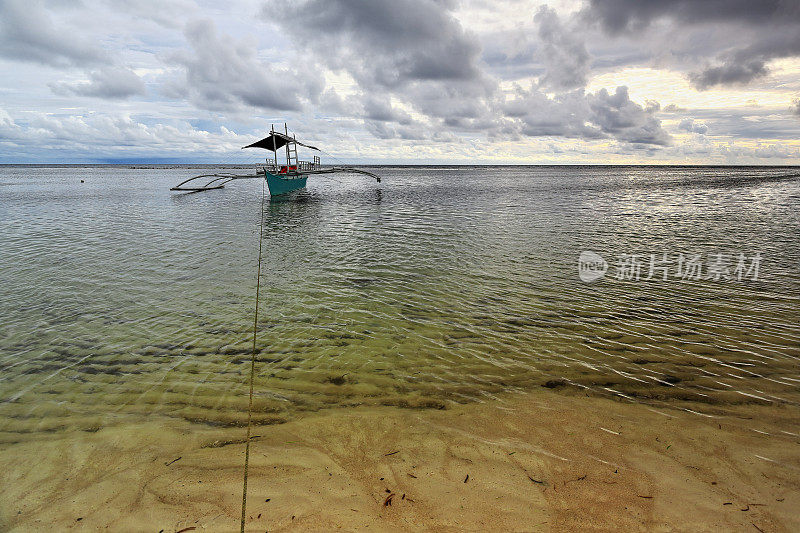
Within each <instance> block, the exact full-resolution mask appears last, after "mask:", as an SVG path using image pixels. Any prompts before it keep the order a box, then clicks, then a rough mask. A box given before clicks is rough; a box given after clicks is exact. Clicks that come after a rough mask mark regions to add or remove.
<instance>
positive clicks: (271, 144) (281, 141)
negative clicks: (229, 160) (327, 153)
mask: <svg viewBox="0 0 800 533" xmlns="http://www.w3.org/2000/svg"><path fill="white" fill-rule="evenodd" d="M288 143H297V144H299V145H300V146H305V147H306V148H311V149H312V150H317V151H320V149H319V148H317V147H316V146H311V145H309V144H304V143H301V142H300V141H298V140H296V139H294V138H293V137H289V136H288V135H284V134H283V133H278V132H273V133H271V134H270V135H269V137H264V138H263V139H261V140H260V141H256V142H254V143H253V144H248V145H247V146H243V147H242V150H244V149H245V148H263V149H265V150H272V151H275V150H277V149H278V148H283V147H284V146H286V145H287V144H288Z"/></svg>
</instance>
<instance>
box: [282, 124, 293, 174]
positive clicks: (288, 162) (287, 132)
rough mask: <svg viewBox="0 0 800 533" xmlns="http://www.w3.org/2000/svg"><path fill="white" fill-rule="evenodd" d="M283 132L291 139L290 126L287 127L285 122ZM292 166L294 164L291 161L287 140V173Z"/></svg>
mask: <svg viewBox="0 0 800 533" xmlns="http://www.w3.org/2000/svg"><path fill="white" fill-rule="evenodd" d="M283 131H285V132H286V137H289V126H287V125H286V123H285V122H284V123H283ZM291 164H292V163H291V162H290V161H289V141H288V139H287V141H286V171H287V172H288V171H289V165H291Z"/></svg>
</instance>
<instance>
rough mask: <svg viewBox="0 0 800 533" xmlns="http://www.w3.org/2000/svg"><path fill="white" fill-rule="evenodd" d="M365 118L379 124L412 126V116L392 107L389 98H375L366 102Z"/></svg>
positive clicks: (366, 99)
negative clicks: (390, 123) (393, 123)
mask: <svg viewBox="0 0 800 533" xmlns="http://www.w3.org/2000/svg"><path fill="white" fill-rule="evenodd" d="M364 118H366V119H369V120H375V121H378V122H397V123H399V124H404V125H407V124H410V123H411V115H409V114H408V113H406V112H405V111H403V110H401V109H397V108H395V107H393V106H392V103H391V102H390V101H389V98H387V97H379V96H373V97H370V98H365V100H364Z"/></svg>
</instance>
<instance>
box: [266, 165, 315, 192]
mask: <svg viewBox="0 0 800 533" xmlns="http://www.w3.org/2000/svg"><path fill="white" fill-rule="evenodd" d="M264 173H265V174H266V175H267V187H269V194H270V196H280V195H281V194H286V193H287V192H292V191H296V190H297V189H302V188H303V187H305V186H306V180H307V179H308V176H281V175H279V174H272V173H271V172H267V171H266V170H265V171H264Z"/></svg>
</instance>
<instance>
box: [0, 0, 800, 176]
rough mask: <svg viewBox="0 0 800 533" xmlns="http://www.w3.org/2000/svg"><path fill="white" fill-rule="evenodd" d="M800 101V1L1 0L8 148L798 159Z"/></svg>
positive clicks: (557, 159)
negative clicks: (249, 147)
mask: <svg viewBox="0 0 800 533" xmlns="http://www.w3.org/2000/svg"><path fill="white" fill-rule="evenodd" d="M221 6H222V7H221ZM798 98H800V2H798V1H797V0H758V1H756V0H704V1H694V0H659V1H645V0H607V1H602V0H586V1H580V0H559V1H554V2H547V3H540V2H526V1H515V0H462V1H457V0H362V1H356V0H350V1H348V0H311V1H302V0H297V1H293V2H286V1H269V0H258V1H257V0H234V1H225V2H219V1H213V2H212V1H202V0H176V1H173V2H169V1H167V0H104V1H101V0H98V1H91V0H82V1H81V0H0V162H2V163H33V162H64V163H70V162H116V161H153V162H167V161H176V162H178V161H179V162H192V161H198V162H199V161H220V162H230V161H249V160H252V159H255V158H256V157H258V156H262V157H263V155H264V154H263V153H262V154H259V153H253V151H245V152H243V151H241V150H239V147H241V146H243V145H245V144H248V143H250V142H252V141H253V140H255V139H257V138H259V137H261V136H263V134H264V133H265V131H268V130H269V126H270V123H276V124H281V125H282V124H283V122H288V123H289V127H290V129H291V130H293V131H295V132H296V133H297V136H298V139H302V140H305V141H307V142H310V143H311V144H315V145H319V146H321V147H322V148H324V149H325V150H326V151H327V152H330V153H331V154H333V155H335V156H336V157H337V158H339V159H340V160H342V161H348V162H387V163H395V162H404V163H415V162H417V163H447V162H451V163H492V162H502V163H534V164H535V163H700V164H725V163H732V164H797V163H798V156H800V141H799V140H798V139H800V100H798ZM302 155H303V154H301V156H302ZM308 155H310V154H308ZM324 160H325V158H324V157H323V161H324ZM329 161H330V160H329Z"/></svg>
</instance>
